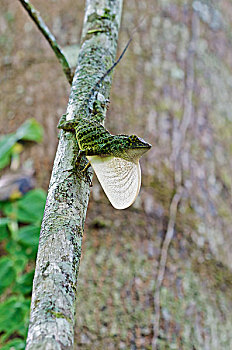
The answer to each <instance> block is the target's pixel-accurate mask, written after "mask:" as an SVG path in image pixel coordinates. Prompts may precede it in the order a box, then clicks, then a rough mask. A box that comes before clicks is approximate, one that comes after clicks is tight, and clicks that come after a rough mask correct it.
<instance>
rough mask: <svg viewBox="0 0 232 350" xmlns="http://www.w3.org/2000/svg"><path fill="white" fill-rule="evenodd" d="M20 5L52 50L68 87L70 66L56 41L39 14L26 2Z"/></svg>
mask: <svg viewBox="0 0 232 350" xmlns="http://www.w3.org/2000/svg"><path fill="white" fill-rule="evenodd" d="M19 1H20V2H21V4H22V6H23V7H24V8H25V10H26V11H27V12H28V14H29V16H30V17H31V18H32V20H33V21H34V22H35V24H36V25H37V27H38V28H39V30H40V31H41V32H42V34H43V35H44V37H45V38H46V39H47V41H48V42H49V44H50V46H51V48H52V50H53V51H54V53H55V55H56V57H57V58H58V60H59V62H60V64H61V66H62V68H63V72H64V74H65V75H66V78H67V79H68V82H69V83H70V85H71V84H72V79H73V76H72V73H71V69H70V66H69V64H68V62H67V60H66V58H65V55H64V53H63V52H62V50H61V48H60V47H59V45H58V44H57V42H56V39H55V37H54V35H53V34H52V33H51V32H50V30H49V29H48V27H47V26H46V24H45V23H44V21H43V19H42V17H41V16H40V13H39V12H38V11H37V10H36V9H35V8H34V7H33V6H32V5H31V4H30V2H29V1H28V0H19Z"/></svg>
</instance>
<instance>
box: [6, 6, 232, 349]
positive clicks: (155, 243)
mask: <svg viewBox="0 0 232 350" xmlns="http://www.w3.org/2000/svg"><path fill="white" fill-rule="evenodd" d="M33 5H34V6H35V7H36V8H37V9H38V10H39V11H40V13H41V15H42V17H43V19H44V21H45V22H46V24H47V25H48V27H49V28H50V29H51V31H52V32H53V34H54V35H55V37H56V39H57V41H58V43H59V44H60V46H61V47H62V48H64V49H65V50H66V51H65V52H66V53H67V54H68V53H70V52H77V50H78V45H79V43H80V35H81V29H82V23H83V15H84V6H85V3H84V1H83V0H79V1H75V2H74V1H71V0H49V1H45V0H40V1H39V0H33ZM138 25H139V26H138ZM137 26H138V29H137V31H136V33H135V35H134V38H133V41H132V43H131V45H130V47H129V49H128V51H127V53H126V55H125V56H124V58H123V60H122V61H121V63H120V65H119V66H118V67H117V68H116V70H115V72H114V78H113V85H112V90H111V99H110V100H111V103H110V108H109V111H108V114H107V119H106V127H107V128H108V129H109V130H110V131H111V132H112V133H128V134H130V133H135V134H137V135H139V136H140V137H142V138H144V139H145V140H147V141H148V142H150V143H151V144H152V145H153V147H152V149H151V150H150V151H149V152H148V153H147V154H145V155H144V157H143V158H142V160H141V166H142V188H141V191H140V195H139V197H138V199H137V200H136V202H135V203H134V205H133V206H132V207H130V208H129V209H127V210H123V211H118V210H114V209H113V208H112V207H111V205H110V204H109V202H108V200H107V198H106V197H105V195H104V194H103V192H102V189H101V187H100V185H99V183H98V182H97V179H96V178H94V181H93V188H92V190H91V197H90V203H89V209H88V212H87V220H86V226H85V234H84V244H83V248H82V260H81V265H80V278H79V286H78V290H79V294H78V305H77V324H76V337H75V340H76V348H81V349H133V350H134V349H141V350H142V349H151V344H152V338H153V324H154V315H155V304H154V293H155V290H156V286H157V282H156V279H157V273H158V269H159V266H160V262H159V261H160V254H161V247H162V243H163V240H164V238H165V235H166V232H167V228H168V226H170V224H171V223H173V222H174V223H173V226H174V236H173V239H172V241H171V245H170V247H169V250H168V258H167V263H166V270H165V275H164V279H163V283H162V287H161V289H160V305H159V306H160V324H159V337H158V348H159V349H186V350H190V349H198V350H199V349H204V350H207V349H210V350H214V349H215V350H219V349H223V350H227V349H228V350H230V349H232V333H231V329H232V312H231V311H232V308H231V306H232V296H231V288H232V271H231V269H232V256H231V249H232V218H231V206H232V205H231V185H232V179H231V171H232V158H231V153H232V138H231V132H232V112H231V111H232V99H231V94H232V35H231V29H232V3H231V1H229V0H220V1H219V0H217V1H216V0H215V1H213V0H211V1H210V0H198V1H190V0H172V1H171V0H156V1H155V0H143V1H139V0H130V1H125V3H124V9H123V17H122V25H121V30H120V36H119V45H118V53H119V52H121V51H122V49H123V48H124V46H125V44H126V42H127V41H128V38H129V35H130V33H132V32H133V30H134V28H135V27H137ZM128 33H129V34H128ZM0 52H1V57H0V125H1V127H0V130H1V139H0V168H1V180H0V200H1V202H0V210H1V219H0V241H1V242H0V254H1V258H0V292H1V297H0V332H1V333H0V347H1V348H2V349H5V350H7V349H10V348H11V349H16V350H19V349H24V346H25V345H24V341H25V336H26V332H27V324H28V314H29V305H30V293H31V283H32V278H33V269H34V260H35V256H36V249H37V244H38V236H39V226H40V222H41V219H42V214H43V207H44V203H45V198H46V190H47V187H48V184H49V179H50V173H51V169H52V165H53V159H54V156H55V152H56V147H57V142H58V139H57V135H58V130H57V123H58V120H59V118H60V117H61V115H62V114H63V113H65V111H66V105H67V102H68V97H69V92H70V86H69V84H68V82H67V81H66V78H65V76H64V74H63V72H62V68H61V66H60V65H59V63H58V61H57V59H56V57H55V56H54V54H53V52H52V51H51V49H50V47H49V46H48V44H47V42H46V40H45V39H44V38H43V36H42V35H41V33H40V32H39V31H38V29H37V28H36V27H35V25H34V23H33V22H32V20H31V19H30V18H29V16H28V15H27V13H26V12H25V11H24V9H22V8H21V5H20V4H19V2H18V1H16V0H15V1H7V0H1V13H0ZM3 135H5V136H3ZM7 186H8V187H7ZM180 189H183V190H182V192H181V196H180V198H179V201H178V203H177V204H178V205H177V206H176V209H177V210H176V215H174V216H173V213H172V211H170V206H171V203H173V198H174V194H175V193H176V192H178V191H179V190H180ZM32 203H33V205H32ZM156 306H157V305H156Z"/></svg>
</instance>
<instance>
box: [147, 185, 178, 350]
mask: <svg viewBox="0 0 232 350" xmlns="http://www.w3.org/2000/svg"><path fill="white" fill-rule="evenodd" d="M182 193H183V188H182V187H181V186H180V187H179V188H178V192H177V193H176V194H175V195H174V196H173V198H172V201H171V205H170V211H169V222H168V229H167V232H166V236H165V239H164V242H163V245H162V250H161V255H160V262H159V270H158V276H157V279H156V289H155V295H154V305H155V310H154V311H155V319H154V324H153V338H152V349H153V350H155V349H156V348H157V338H158V335H159V322H160V289H161V286H162V283H163V279H164V273H165V268H166V262H167V255H168V249H169V246H170V243H171V241H172V238H173V234H174V227H175V223H176V214H177V209H178V204H179V203H180V200H181V197H182Z"/></svg>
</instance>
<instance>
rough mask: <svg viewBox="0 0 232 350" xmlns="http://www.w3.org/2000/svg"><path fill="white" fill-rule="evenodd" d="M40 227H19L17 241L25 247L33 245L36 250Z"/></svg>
mask: <svg viewBox="0 0 232 350" xmlns="http://www.w3.org/2000/svg"><path fill="white" fill-rule="evenodd" d="M39 233H40V227H38V226H33V225H29V226H24V227H22V228H20V229H19V232H18V241H19V243H21V244H22V245H24V246H26V247H35V248H36V250H37V247H38V244H39Z"/></svg>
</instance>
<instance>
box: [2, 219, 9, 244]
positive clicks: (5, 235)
mask: <svg viewBox="0 0 232 350" xmlns="http://www.w3.org/2000/svg"><path fill="white" fill-rule="evenodd" d="M9 222H10V220H9V219H8V218H0V242H1V241H2V240H3V239H6V238H8V237H9V231H8V227H7V226H8V223H9Z"/></svg>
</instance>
